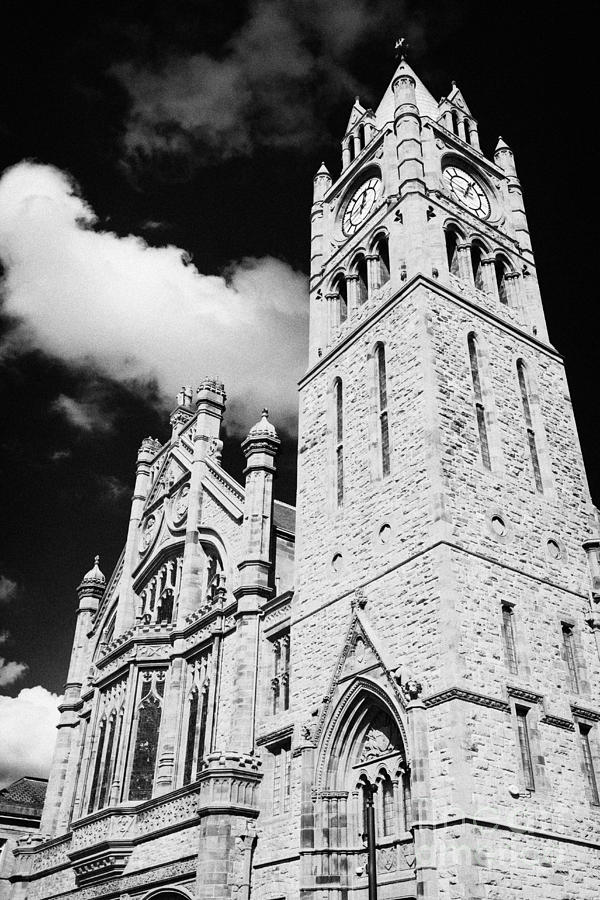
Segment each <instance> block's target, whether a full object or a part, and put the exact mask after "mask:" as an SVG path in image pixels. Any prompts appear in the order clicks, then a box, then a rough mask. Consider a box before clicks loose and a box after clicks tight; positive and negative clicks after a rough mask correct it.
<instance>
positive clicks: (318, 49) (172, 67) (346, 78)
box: [111, 0, 419, 164]
mask: <svg viewBox="0 0 600 900" xmlns="http://www.w3.org/2000/svg"><path fill="white" fill-rule="evenodd" d="M403 8H404V3H403V2H401V0H344V3H341V4H340V3H339V2H337V0H253V2H250V3H249V4H248V16H247V18H246V19H245V21H244V22H243V23H242V25H241V26H240V27H239V29H238V30H237V31H236V33H235V34H233V35H232V37H231V39H230V40H229V42H228V43H227V45H226V46H225V47H224V48H222V52H220V53H219V54H218V55H215V56H211V55H209V54H208V53H193V54H189V53H188V54H183V53H181V52H179V53H177V52H175V51H174V52H172V53H171V55H170V56H168V57H166V58H163V59H162V60H161V61H160V62H159V63H158V64H157V63H156V59H155V58H153V61H152V64H147V65H144V64H139V63H131V62H126V63H120V64H118V65H115V66H114V67H113V68H112V70H111V71H112V74H114V75H115V76H116V77H117V78H118V79H119V80H120V81H121V83H122V84H123V85H124V86H125V87H126V88H127V90H128V92H129V94H130V96H131V99H132V108H131V115H130V119H129V122H128V130H127V133H126V138H125V143H126V148H127V149H128V151H129V152H130V153H132V154H133V157H135V155H136V152H140V151H141V154H142V156H143V155H147V154H154V153H155V152H156V151H158V152H159V153H164V152H167V153H169V154H170V153H175V154H179V155H181V154H186V153H188V154H189V157H190V159H189V161H190V164H193V163H194V160H195V161H196V162H197V161H198V160H200V161H201V160H202V158H203V156H208V157H210V156H211V155H212V156H214V157H215V158H217V157H218V158H221V159H222V158H223V157H224V156H234V155H243V154H250V153H252V152H253V151H254V150H255V149H256V148H257V147H261V146H270V147H286V148H306V149H308V148H309V147H310V146H311V142H312V141H313V140H314V138H315V137H322V136H323V133H324V132H326V128H327V124H328V123H327V116H328V113H329V111H330V109H331V108H332V106H333V105H334V104H335V103H336V102H337V100H338V99H339V98H340V96H344V97H346V98H347V99H348V100H349V101H350V102H351V98H352V96H353V95H354V94H356V93H357V92H359V90H360V84H359V83H358V82H357V81H356V79H355V78H354V77H353V75H352V73H351V71H350V68H349V59H350V56H351V51H352V50H354V49H355V48H356V47H357V46H358V45H359V44H360V43H365V42H366V41H367V40H368V39H369V36H371V35H377V34H381V33H382V29H383V28H385V29H386V33H388V32H389V30H390V29H391V30H392V33H394V25H395V24H396V23H399V20H401V19H402V16H403ZM402 27H403V28H404V29H405V31H406V30H407V29H408V31H409V32H410V33H411V40H412V35H413V34H415V36H416V32H418V31H419V27H418V25H417V23H416V21H415V17H414V16H413V17H412V18H411V20H409V21H407V22H404V23H403V26H402Z"/></svg>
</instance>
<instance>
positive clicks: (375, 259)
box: [368, 232, 390, 290]
mask: <svg viewBox="0 0 600 900" xmlns="http://www.w3.org/2000/svg"><path fill="white" fill-rule="evenodd" d="M368 262H369V263H370V264H371V265H372V266H373V272H372V278H371V281H372V285H373V288H374V289H375V290H377V289H378V288H380V287H383V285H384V284H387V282H388V281H389V280H390V245H389V239H388V236H387V234H386V233H385V232H383V233H381V234H378V235H377V237H376V238H375V240H374V241H373V244H372V250H371V255H370V258H369V260H368Z"/></svg>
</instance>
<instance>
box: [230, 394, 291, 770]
mask: <svg viewBox="0 0 600 900" xmlns="http://www.w3.org/2000/svg"><path fill="white" fill-rule="evenodd" d="M268 415H269V413H268V410H267V409H263V411H262V416H261V418H260V420H259V421H258V422H257V423H256V425H253V427H252V428H251V429H250V431H249V433H248V437H247V438H246V440H245V441H243V443H242V450H243V451H244V454H245V456H246V461H247V465H246V469H245V470H244V474H245V476H246V498H245V503H244V526H243V537H242V543H243V551H242V553H243V556H242V559H241V561H240V563H239V564H238V569H239V572H240V583H239V586H238V587H237V588H236V590H235V595H236V598H237V601H238V607H237V611H236V630H237V631H236V642H237V648H236V654H235V656H236V660H237V663H236V672H235V677H234V693H233V701H232V719H231V722H232V725H231V740H232V746H233V748H234V749H235V750H237V751H240V752H242V753H250V752H252V749H253V744H254V715H255V706H256V703H255V691H256V677H255V672H256V666H257V663H258V660H257V654H258V627H259V614H260V611H261V607H262V605H263V603H264V601H265V600H266V599H267V598H268V597H270V596H271V594H272V593H273V588H272V586H271V577H270V576H271V567H272V566H271V543H272V542H271V538H272V520H273V476H274V474H275V456H276V455H277V451H278V449H279V445H280V443H281V442H280V440H279V437H278V436H277V432H276V430H275V428H274V426H273V425H272V424H271V422H269V418H268Z"/></svg>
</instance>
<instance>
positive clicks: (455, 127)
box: [451, 109, 459, 134]
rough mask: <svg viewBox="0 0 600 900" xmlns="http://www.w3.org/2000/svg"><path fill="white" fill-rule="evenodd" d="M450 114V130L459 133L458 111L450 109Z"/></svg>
mask: <svg viewBox="0 0 600 900" xmlns="http://www.w3.org/2000/svg"><path fill="white" fill-rule="evenodd" d="M451 116H452V131H453V132H454V134H459V130H458V113H457V112H456V110H455V109H453V110H452V113H451Z"/></svg>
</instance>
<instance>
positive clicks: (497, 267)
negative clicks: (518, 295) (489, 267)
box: [494, 256, 508, 306]
mask: <svg viewBox="0 0 600 900" xmlns="http://www.w3.org/2000/svg"><path fill="white" fill-rule="evenodd" d="M494 274H495V276H496V287H497V288H498V299H499V300H500V303H503V304H504V305H505V306H508V289H507V287H508V286H507V278H506V276H507V274H508V266H507V265H506V262H505V261H504V260H503V259H502V257H501V256H497V257H496V259H495V260H494Z"/></svg>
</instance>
